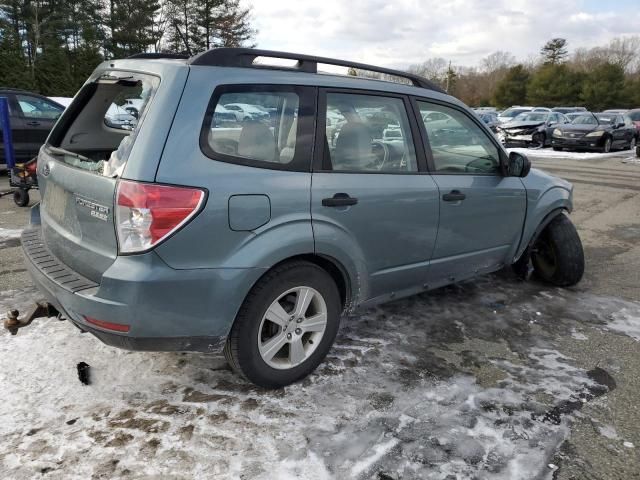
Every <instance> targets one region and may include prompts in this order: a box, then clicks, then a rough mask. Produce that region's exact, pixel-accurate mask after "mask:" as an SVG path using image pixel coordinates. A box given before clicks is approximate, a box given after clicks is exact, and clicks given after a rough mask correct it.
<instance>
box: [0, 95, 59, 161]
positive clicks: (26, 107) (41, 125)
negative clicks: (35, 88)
mask: <svg viewBox="0 0 640 480" xmlns="http://www.w3.org/2000/svg"><path fill="white" fill-rule="evenodd" d="M0 97H6V98H7V100H8V102H9V122H10V123H11V136H12V140H13V149H14V152H15V157H16V162H18V163H23V162H27V161H28V160H30V159H31V158H33V157H35V156H36V155H38V150H39V149H40V146H41V145H42V144H43V143H44V142H45V140H46V139H47V136H48V135H49V131H50V130H51V129H52V128H53V125H54V124H55V123H56V120H57V119H58V117H59V116H60V115H61V114H62V112H63V111H64V107H63V106H62V105H60V104H59V103H57V102H54V101H53V100H51V99H49V98H47V97H44V96H42V95H38V94H37V93H31V92H27V91H25V90H17V89H12V88H2V87H0ZM1 131H2V129H1V128H0V132H1ZM2 142H3V139H2V135H1V134H0V170H5V169H6V165H7V160H6V159H5V155H4V144H3V143H2Z"/></svg>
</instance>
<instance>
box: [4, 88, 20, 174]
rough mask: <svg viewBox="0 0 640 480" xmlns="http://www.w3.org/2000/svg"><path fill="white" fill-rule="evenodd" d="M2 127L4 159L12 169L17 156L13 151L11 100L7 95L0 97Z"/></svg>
mask: <svg viewBox="0 0 640 480" xmlns="http://www.w3.org/2000/svg"><path fill="white" fill-rule="evenodd" d="M0 128H2V143H3V144H4V159H5V162H6V163H7V169H8V170H9V171H11V169H12V168H13V167H15V166H16V158H15V156H14V152H13V140H12V138H11V122H10V121H9V100H8V99H7V97H0Z"/></svg>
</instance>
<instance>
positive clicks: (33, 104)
mask: <svg viewBox="0 0 640 480" xmlns="http://www.w3.org/2000/svg"><path fill="white" fill-rule="evenodd" d="M16 99H17V100H18V105H19V106H20V110H22V115H24V116H25V117H26V118H32V119H42V120H56V119H57V118H58V117H59V116H60V115H61V114H62V112H63V111H64V108H62V107H59V106H58V105H55V104H53V103H51V102H47V101H46V100H43V99H42V98H37V97H31V96H29V95H16Z"/></svg>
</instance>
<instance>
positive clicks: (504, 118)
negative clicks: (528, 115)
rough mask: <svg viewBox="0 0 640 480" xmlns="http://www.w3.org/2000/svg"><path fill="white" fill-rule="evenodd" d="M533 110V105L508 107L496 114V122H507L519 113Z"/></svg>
mask: <svg viewBox="0 0 640 480" xmlns="http://www.w3.org/2000/svg"><path fill="white" fill-rule="evenodd" d="M532 110H533V107H520V106H515V107H510V108H507V109H506V110H505V111H504V112H500V115H498V123H507V122H510V121H511V120H513V119H514V118H516V117H517V116H518V115H520V114H521V113H525V112H530V111H532Z"/></svg>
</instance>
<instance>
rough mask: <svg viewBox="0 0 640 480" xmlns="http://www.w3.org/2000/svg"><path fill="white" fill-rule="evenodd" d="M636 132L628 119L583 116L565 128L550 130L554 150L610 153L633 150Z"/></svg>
mask: <svg viewBox="0 0 640 480" xmlns="http://www.w3.org/2000/svg"><path fill="white" fill-rule="evenodd" d="M637 139H638V132H637V130H636V128H635V126H634V125H633V122H632V121H631V118H629V116H628V115H620V114H615V113H591V112H588V113H585V114H584V115H579V116H577V117H576V118H574V119H573V121H572V122H571V123H569V124H566V125H559V126H558V127H557V128H555V129H554V130H553V136H552V139H551V146H552V147H553V149H554V150H562V149H563V148H569V149H574V150H596V151H600V152H603V153H608V152H610V151H611V150H616V149H618V150H622V149H625V148H631V149H633V148H635V146H636V142H637Z"/></svg>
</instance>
